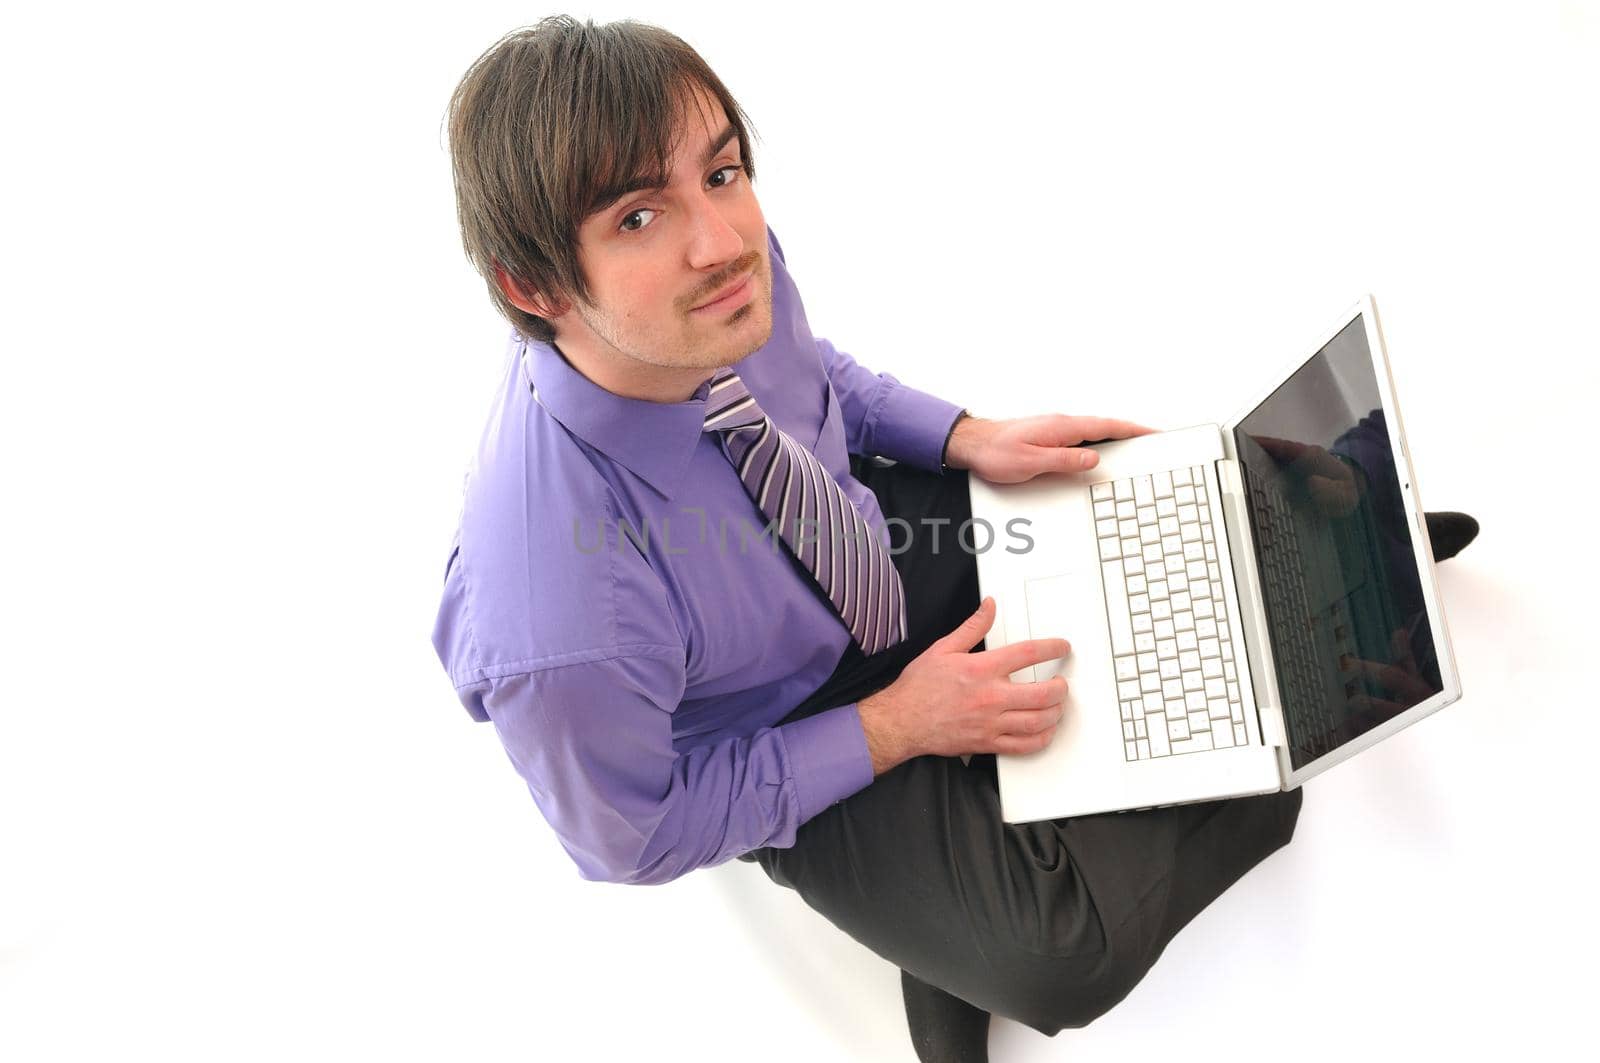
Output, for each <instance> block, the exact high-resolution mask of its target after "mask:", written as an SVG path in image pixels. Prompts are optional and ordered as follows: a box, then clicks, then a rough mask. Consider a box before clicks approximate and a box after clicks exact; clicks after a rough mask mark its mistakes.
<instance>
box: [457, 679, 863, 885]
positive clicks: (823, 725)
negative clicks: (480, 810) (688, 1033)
mask: <svg viewBox="0 0 1600 1063" xmlns="http://www.w3.org/2000/svg"><path fill="white" fill-rule="evenodd" d="M683 682H684V679H683V664H682V660H681V658H678V659H673V657H672V656H671V655H670V654H669V653H666V652H659V653H658V652H633V653H627V654H597V655H595V656H594V657H593V658H592V659H587V660H582V661H575V662H573V663H569V664H564V665H561V666H558V667H553V668H545V669H541V670H539V671H535V672H527V673H522V674H518V675H512V676H508V677H505V678H502V679H498V680H494V681H493V682H492V683H491V685H490V686H489V689H488V690H487V691H486V692H485V693H484V695H483V704H484V707H485V709H486V711H487V712H488V715H489V718H490V719H491V720H492V721H493V722H494V726H495V730H496V732H497V733H498V734H499V736H500V740H501V742H502V743H503V744H504V746H505V749H506V752H507V754H508V755H509V756H510V758H511V761H512V763H513V764H514V765H515V766H516V769H517V772H518V774H520V775H521V776H522V778H523V779H524V780H525V781H526V782H527V784H528V789H529V791H530V792H531V793H532V795H533V798H534V801H535V803H536V804H537V805H538V806H539V808H540V811H541V812H543V813H544V816H545V818H546V819H547V820H548V821H549V823H550V825H551V827H552V828H553V829H554V830H555V833H556V835H557V837H558V838H559V839H560V841H561V844H562V846H563V847H564V848H565V849H566V851H567V853H568V855H570V856H571V857H572V859H573V860H574V862H575V863H576V864H577V865H578V870H579V874H580V875H582V877H584V878H585V879H590V880H600V881H606V882H620V883H630V884H636V885H651V884H659V883H664V882H669V881H671V880H672V879H675V878H677V877H679V876H680V875H683V874H685V873H686V872H688V871H692V870H693V869H695V868H697V867H707V866H711V865H714V864H720V863H723V862H725V861H727V860H730V859H732V858H734V857H736V856H738V855H739V854H740V853H743V852H747V851H749V850H751V849H754V848H758V847H760V846H774V847H777V848H788V847H789V846H792V845H793V844H794V841H795V831H796V830H797V829H798V828H799V826H800V824H802V823H804V822H805V821H806V820H808V819H810V818H811V817H813V816H815V815H816V814H817V813H819V812H821V811H822V810H823V809H825V808H827V807H828V806H829V805H831V804H833V803H834V802H836V801H840V800H842V799H844V798H846V797H848V796H850V795H851V794H853V793H855V792H856V791H858V790H860V789H862V788H863V787H865V786H866V785H868V784H869V783H871V782H872V778H873V776H872V762H871V758H870V755H869V754H868V752H867V746H866V735H865V732H864V731H863V730H862V727H861V716H860V712H859V710H858V707H857V704H856V703H855V702H851V703H849V704H846V705H841V706H838V707H836V708H832V709H829V710H827V711H826V712H822V713H819V714H817V715H815V716H809V717H806V718H805V719H802V720H796V721H794V722H792V723H788V724H784V725H782V726H779V727H766V728H762V729H761V730H759V731H757V732H756V733H755V734H753V735H751V736H750V737H748V738H728V739H724V740H722V741H720V742H717V743H715V744H711V745H706V746H700V747H696V748H692V749H688V750H685V751H683V752H681V753H677V752H674V750H673V747H672V718H671V713H672V711H673V709H674V708H675V706H676V705H677V699H678V697H679V695H680V694H681V692H682V690H683Z"/></svg>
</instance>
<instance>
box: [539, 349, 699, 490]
mask: <svg viewBox="0 0 1600 1063" xmlns="http://www.w3.org/2000/svg"><path fill="white" fill-rule="evenodd" d="M522 373H523V377H524V379H525V380H527V381H528V383H529V385H530V387H531V390H532V392H533V397H534V399H535V401H537V402H538V403H539V405H540V406H542V407H544V409H545V411H546V412H548V413H549V414H550V415H551V416H552V417H554V418H555V419H556V420H557V421H559V422H561V424H562V426H563V427H565V428H566V429H567V430H568V431H569V432H571V433H572V434H574V435H576V436H577V437H578V438H580V439H582V440H583V441H584V442H586V443H588V444H589V445H590V446H592V447H594V448H595V449H597V450H599V451H600V452H601V453H603V454H605V455H606V456H607V457H609V458H611V459H612V460H613V461H615V462H617V463H618V464H620V465H623V466H625V467H626V468H627V469H628V470H629V471H630V472H632V473H634V474H635V475H637V476H639V477H640V478H642V479H643V480H645V481H646V482H647V483H649V484H650V486H651V487H653V488H655V489H656V490H657V491H659V492H660V493H661V495H662V496H663V497H665V498H668V499H670V498H672V496H673V495H674V494H675V493H676V492H677V489H678V485H679V484H680V483H682V482H683V476H684V474H685V473H686V472H688V469H689V459H690V457H691V456H692V455H693V454H694V449H695V447H696V446H697V445H699V442H700V436H701V433H702V432H704V430H705V414H706V394H707V392H709V391H710V390H711V373H710V372H708V373H707V376H706V379H705V381H704V382H702V383H701V385H700V386H699V387H698V388H696V389H695V393H694V394H693V395H692V396H690V397H689V399H688V400H686V401H684V402H650V401H648V400H646V399H630V398H626V397H624V396H622V395H617V394H614V393H613V392H610V391H607V390H606V389H605V388H603V387H601V386H600V385H598V384H596V383H595V382H594V381H592V380H590V379H589V378H588V377H586V376H584V375H583V374H582V373H580V372H578V371H577V370H576V369H574V368H573V367H572V365H571V364H569V363H568V362H567V360H566V358H564V357H562V355H561V352H560V351H558V350H556V349H555V348H554V347H552V346H551V345H550V344H548V343H541V342H538V341H536V340H526V341H524V343H523V346H522Z"/></svg>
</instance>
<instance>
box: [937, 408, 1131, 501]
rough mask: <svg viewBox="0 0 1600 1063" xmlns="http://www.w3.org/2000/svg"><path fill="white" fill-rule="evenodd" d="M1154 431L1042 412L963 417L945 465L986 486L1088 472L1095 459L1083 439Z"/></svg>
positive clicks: (1107, 420)
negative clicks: (1007, 416) (966, 472)
mask: <svg viewBox="0 0 1600 1063" xmlns="http://www.w3.org/2000/svg"><path fill="white" fill-rule="evenodd" d="M1154 431H1155V429H1154V428H1146V427H1144V426H1143V425H1137V424H1133V423H1132V422H1130V421H1118V420H1114V419H1112V418H1109V417H1072V416H1069V415H1067V414H1064V413H1046V414H1041V415H1040V416H1038V417H1013V418H1011V419H1009V420H1004V421H991V420H988V419H987V418H984V417H973V416H970V415H968V416H966V417H963V418H961V420H960V421H958V422H957V423H956V427H955V431H954V432H953V433H951V436H950V444H949V446H948V447H946V448H945V464H946V465H948V466H949V467H950V468H952V469H969V470H971V471H972V472H973V474H975V475H977V476H979V477H981V478H983V479H985V480H988V481H989V482H990V483H997V484H1014V483H1021V482H1022V481H1024V480H1031V479H1033V478H1034V477H1035V476H1038V475H1039V474H1040V473H1046V472H1082V471H1083V470H1084V469H1092V468H1094V466H1095V463H1096V462H1098V461H1099V460H1100V455H1098V454H1096V453H1095V452H1094V451H1092V450H1086V449H1083V448H1080V447H1079V446H1078V444H1079V443H1082V442H1083V441H1084V440H1086V439H1092V440H1096V441H1099V440H1102V439H1126V438H1128V437H1129V436H1142V435H1147V434H1149V433H1151V432H1154Z"/></svg>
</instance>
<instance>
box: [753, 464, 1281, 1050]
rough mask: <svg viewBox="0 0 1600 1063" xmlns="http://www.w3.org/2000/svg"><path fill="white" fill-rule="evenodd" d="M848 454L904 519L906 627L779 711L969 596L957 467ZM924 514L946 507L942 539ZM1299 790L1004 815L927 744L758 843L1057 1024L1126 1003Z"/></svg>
mask: <svg viewBox="0 0 1600 1063" xmlns="http://www.w3.org/2000/svg"><path fill="white" fill-rule="evenodd" d="M852 469H853V471H854V472H855V473H856V476H857V478H858V479H860V480H861V481H862V482H863V483H865V484H866V485H867V486H868V487H869V488H871V489H872V490H873V492H874V493H875V494H876V495H877V497H878V500H879V503H880V505H881V506H882V508H883V511H884V514H885V516H892V517H899V518H901V519H903V520H906V521H907V522H909V523H910V525H911V526H912V528H913V529H914V531H915V534H913V535H912V536H911V541H910V546H909V548H908V549H905V550H904V551H902V552H901V553H898V554H896V555H895V565H896V567H897V569H899V571H900V573H901V576H902V580H903V582H904V583H905V587H906V597H907V609H908V616H907V629H908V634H909V638H908V639H907V640H906V642H904V643H902V644H901V645H899V646H895V647H891V648H890V649H889V650H886V651H884V652H883V653H881V654H877V655H874V656H873V657H870V658H862V657H861V656H860V655H859V653H855V652H854V651H853V650H852V653H849V654H847V655H846V659H845V660H844V661H842V662H841V664H840V668H839V670H838V671H836V672H835V674H834V676H833V677H831V678H830V679H829V681H828V683H827V684H825V685H824V687H823V688H822V689H820V690H818V691H817V692H816V693H815V694H814V695H813V696H812V697H811V698H810V699H807V701H806V703H805V704H803V705H801V706H800V707H799V708H797V709H796V710H795V711H794V712H793V713H791V714H790V716H789V717H788V718H790V719H798V718H800V717H802V716H806V715H810V714H812V713H814V712H820V711H822V710H823V709H826V708H831V707H833V706H834V705H839V704H844V703H847V702H849V701H853V700H859V699H860V698H862V697H865V696H866V695H867V694H870V693H872V692H873V691H876V690H879V689H881V688H882V687H883V686H885V685H887V684H888V683H889V682H892V681H893V679H894V678H895V676H897V675H898V674H899V671H900V670H901V669H902V668H904V666H905V664H906V663H908V662H909V661H910V660H912V659H913V658H914V657H915V656H916V655H917V654H919V653H921V652H922V651H923V650H924V649H926V648H927V646H928V645H929V644H930V643H931V642H932V641H933V640H934V639H937V638H939V637H941V636H943V635H945V634H947V633H948V632H949V631H950V630H952V629H953V628H954V627H955V626H956V625H957V624H959V623H960V622H961V621H962V620H964V619H965V618H966V617H967V616H969V615H970V614H971V613H972V612H974V611H975V610H976V609H977V606H978V587H977V569H976V564H975V562H974V559H973V557H972V556H971V555H970V554H969V553H967V552H966V551H964V550H962V549H960V547H959V546H957V545H956V544H955V532H956V530H957V529H958V528H959V527H960V525H961V523H962V522H963V521H965V520H967V519H968V518H969V517H970V515H971V511H970V507H969V500H968V496H967V484H966V474H965V473H962V472H951V473H948V474H946V475H945V476H943V477H940V476H937V475H934V474H930V473H926V472H922V471H921V470H917V469H913V468H910V467H908V466H905V465H895V466H888V467H878V466H874V465H871V464H870V463H865V462H858V461H856V460H853V461H852ZM924 517H933V518H937V517H943V518H947V519H948V520H949V521H950V523H949V524H946V525H944V526H943V527H942V530H941V534H940V550H939V551H938V552H937V553H935V552H933V550H932V548H931V546H932V544H931V535H930V534H929V531H930V529H929V528H928V527H926V526H924V525H923V524H922V520H923V518H924ZM903 538H904V536H903V534H897V535H896V536H894V537H893V545H894V546H895V547H896V548H899V547H901V546H902V545H904V544H902V542H901V541H900V540H901V539H903ZM969 541H970V540H969ZM979 541H980V542H981V541H982V540H981V537H980V539H979ZM1300 803H1301V795H1300V792H1299V791H1298V790H1296V791H1290V792H1288V793H1281V794H1268V795H1262V796H1258V797H1248V798H1236V799H1232V800H1226V801H1211V802H1205V803H1201V804H1192V805H1180V806H1176V807H1171V808H1161V809H1152V810H1148V811H1144V812H1125V813H1107V814H1103V815H1096V816H1079V817H1074V818H1072V819H1062V820H1054V821H1045V822H1039V823H1028V824H1006V823H1003V822H1002V821H1001V819H1000V808H999V795H998V793H997V790H996V786H995V773H994V758H993V756H992V755H988V754H981V755H978V756H974V757H973V758H972V762H971V765H970V766H968V765H964V764H963V763H962V761H961V759H960V758H959V757H937V756H921V757H915V758H913V759H912V760H909V761H906V762H905V763H903V764H901V765H899V766H898V767H896V768H895V769H894V770H892V771H889V772H886V773H884V774H883V775H881V776H879V777H878V778H877V779H875V780H874V781H873V782H872V784H871V785H869V786H868V787H866V788H865V789H864V790H861V791H860V792H858V793H856V794H854V795H852V796H851V797H849V798H847V799H845V800H844V801H841V802H839V803H837V804H835V805H833V806H831V807H830V808H828V809H826V810H824V811H823V812H822V813H820V814H819V815H817V816H816V817H814V818H812V819H811V820H809V821H807V822H806V823H804V824H802V825H801V827H800V829H799V831H798V832H797V835H796V839H795V844H794V845H793V846H792V847H790V848H788V849H771V848H768V849H760V850H756V852H755V853H754V854H753V855H754V857H755V859H756V861H757V862H759V863H760V864H761V866H762V869H763V870H764V871H765V872H766V874H767V875H768V876H769V877H771V878H772V879H773V881H775V882H777V883H779V884H780V885H784V886H788V887H789V888H791V889H794V890H795V891H796V892H798V893H799V894H800V896H801V897H802V899H804V900H805V902H806V903H807V904H808V905H810V906H811V907H812V908H814V909H815V910H816V911H818V912H820V913H821V914H822V915H823V916H824V917H826V918H827V919H828V920H829V921H830V922H832V923H834V924H835V925H836V926H838V927H839V928H840V929H841V930H843V931H845V933H847V934H849V935H850V936H851V937H853V938H855V939H856V940H857V941H859V942H861V943H862V944H863V945H865V946H866V947H867V948H869V949H871V950H872V951H873V952H876V953H877V954H878V955H880V956H882V957H883V958H885V959H887V960H888V961H889V962H891V963H894V964H896V965H897V966H899V967H900V968H902V969H903V970H905V971H907V972H909V973H910V974H912V975H914V976H915V977H917V978H919V979H921V980H923V981H925V982H927V983H929V984H930V985H934V986H938V987H940V988H942V989H944V990H946V991H947V992H949V993H951V994H952V995H954V996H957V997H959V998H961V999H962V1000H966V1001H968V1002H970V1003H972V1004H974V1005H976V1006H978V1007H980V1008H983V1009H985V1010H987V1011H990V1012H993V1013H995V1014H999V1015H1005V1016H1007V1017H1009V1018H1012V1019H1015V1020H1016V1021H1018V1022H1022V1023H1025V1024H1026V1025H1028V1026H1031V1027H1033V1028H1034V1029H1036V1030H1039V1031H1040V1032H1041V1033H1045V1034H1049V1035H1052V1036H1053V1035H1054V1034H1055V1033H1057V1032H1059V1031H1060V1030H1061V1029H1063V1028H1066V1027H1077V1026H1083V1025H1086V1024H1087V1023H1088V1022H1090V1021H1092V1020H1093V1019H1094V1018H1096V1017H1098V1016H1099V1015H1101V1014H1104V1013H1105V1011H1107V1010H1109V1009H1110V1008H1111V1007H1112V1006H1114V1005H1115V1004H1116V1003H1117V1002H1118V1001H1120V1000H1122V998H1123V997H1125V996H1126V995H1127V993H1128V992H1129V991H1130V990H1131V989H1132V988H1133V987H1134V986H1135V985H1137V984H1138V982H1139V981H1140V979H1142V978H1143V977H1144V974H1145V973H1146V972H1147V971H1148V970H1149V968H1150V966H1151V965H1152V964H1153V963H1154V962H1155V961H1156V959H1157V958H1158V957H1159V956H1160V955H1161V953H1162V951H1163V950H1164V949H1165V947H1166V944H1167V942H1168V941H1170V940H1171V938H1172V937H1173V935H1175V934H1177V932H1178V931H1179V930H1181V929H1182V928H1183V927H1184V926H1186V925H1187V924H1188V923H1189V921H1190V920H1191V919H1193V918H1194V916H1195V915H1196V914H1198V913H1199V911H1200V910H1201V909H1203V908H1204V907H1205V906H1206V905H1207V904H1209V903H1210V902H1211V901H1212V900H1214V899H1215V898H1216V897H1217V896H1218V895H1220V894H1221V893H1222V892H1223V891H1224V890H1225V889H1227V887H1228V886H1229V885H1231V884H1232V883H1233V882H1235V881H1237V880H1238V878H1239V877H1240V876H1242V875H1243V874H1245V872H1247V871H1249V870H1250V868H1252V867H1254V866H1255V865H1256V864H1257V863H1259V862H1260V861H1261V860H1262V859H1264V858H1265V857H1266V856H1268V855H1270V854H1271V853H1272V852H1274V851H1276V850H1277V849H1279V848H1281V847H1282V846H1283V845H1285V844H1287V843H1288V841H1289V839H1290V838H1291V837H1292V836H1293V833H1294V826H1295V822H1296V820H1297V818H1298V815H1299V810H1300Z"/></svg>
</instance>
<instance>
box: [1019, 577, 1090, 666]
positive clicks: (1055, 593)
mask: <svg viewBox="0 0 1600 1063" xmlns="http://www.w3.org/2000/svg"><path fill="white" fill-rule="evenodd" d="M1082 583H1083V577H1082V575H1081V574H1080V573H1077V572H1062V573H1057V574H1055V575H1051V576H1035V577H1034V578H1032V579H1030V580H1028V581H1027V587H1026V597H1027V611H1028V625H1027V626H1028V634H1027V637H1028V638H1030V639H1066V640H1067V641H1068V642H1071V641H1072V634H1071V628H1072V611H1073V606H1074V605H1075V604H1081V602H1078V601H1077V600H1076V596H1078V595H1080V594H1082V590H1081V586H1082ZM1071 659H1072V655H1071V654H1070V653H1069V654H1068V655H1067V656H1066V657H1063V658H1057V659H1055V660H1051V661H1043V662H1041V663H1039V664H1037V665H1035V666H1034V670H1033V674H1034V678H1035V679H1036V680H1038V681H1039V682H1043V681H1044V680H1046V679H1049V678H1051V677H1053V676H1056V675H1067V674H1068V673H1067V672H1066V671H1065V666H1066V664H1067V662H1069V661H1071Z"/></svg>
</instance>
